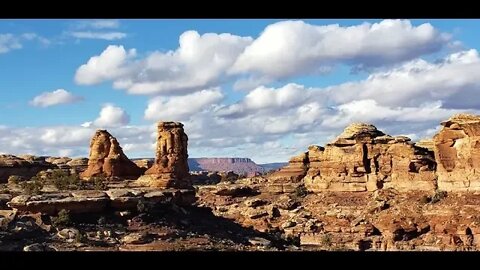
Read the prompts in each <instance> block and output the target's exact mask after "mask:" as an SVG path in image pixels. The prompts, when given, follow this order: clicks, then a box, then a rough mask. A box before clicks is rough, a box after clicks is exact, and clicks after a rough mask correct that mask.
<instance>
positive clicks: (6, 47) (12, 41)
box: [0, 34, 22, 54]
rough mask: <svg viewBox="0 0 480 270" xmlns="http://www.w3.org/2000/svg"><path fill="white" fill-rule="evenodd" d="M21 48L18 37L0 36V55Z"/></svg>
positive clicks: (10, 35) (11, 35)
mask: <svg viewBox="0 0 480 270" xmlns="http://www.w3.org/2000/svg"><path fill="white" fill-rule="evenodd" d="M21 48H22V44H21V43H20V40H19V39H18V37H16V36H14V35H13V34H0V54H2V53H7V52H9V51H11V50H18V49H21Z"/></svg>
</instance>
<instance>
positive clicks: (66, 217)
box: [51, 209, 72, 227]
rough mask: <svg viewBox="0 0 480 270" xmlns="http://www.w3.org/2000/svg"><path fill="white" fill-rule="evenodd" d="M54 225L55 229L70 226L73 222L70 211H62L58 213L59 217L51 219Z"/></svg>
mask: <svg viewBox="0 0 480 270" xmlns="http://www.w3.org/2000/svg"><path fill="white" fill-rule="evenodd" d="M51 221H52V225H53V226H54V227H59V226H68V225H70V224H72V220H71V219H70V211H68V210H65V209H62V210H60V212H58V215H57V216H56V217H55V216H52V217H51Z"/></svg>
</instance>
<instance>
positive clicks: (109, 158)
mask: <svg viewBox="0 0 480 270" xmlns="http://www.w3.org/2000/svg"><path fill="white" fill-rule="evenodd" d="M142 172H143V170H142V169H141V168H139V167H138V166H137V165H135V163H133V162H132V161H131V160H129V159H128V157H127V156H126V155H125V154H124V153H123V150H122V147H120V144H119V143H118V141H117V139H116V138H115V137H113V136H112V135H111V134H110V133H108V131H106V130H97V131H96V132H95V135H94V136H93V138H92V140H91V142H90V156H89V159H88V168H87V169H86V170H85V171H84V172H83V173H81V174H80V177H81V178H82V179H87V180H88V179H89V178H91V177H94V176H100V175H104V176H105V177H107V178H113V177H121V178H132V177H133V178H137V177H138V176H139V175H141V174H142Z"/></svg>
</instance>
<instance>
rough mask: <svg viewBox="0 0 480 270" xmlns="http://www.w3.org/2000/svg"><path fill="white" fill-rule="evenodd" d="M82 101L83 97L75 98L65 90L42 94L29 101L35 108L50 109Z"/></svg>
mask: <svg viewBox="0 0 480 270" xmlns="http://www.w3.org/2000/svg"><path fill="white" fill-rule="evenodd" d="M81 100H83V97H80V96H75V95H74V94H72V93H70V92H68V91H67V90H65V89H57V90H55V91H52V92H44V93H42V94H40V95H38V96H36V97H34V98H33V100H31V101H30V104H31V105H32V106H35V107H50V106H54V105H60V104H70V103H75V102H79V101H81Z"/></svg>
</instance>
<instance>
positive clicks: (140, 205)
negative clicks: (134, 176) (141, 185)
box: [137, 200, 147, 213]
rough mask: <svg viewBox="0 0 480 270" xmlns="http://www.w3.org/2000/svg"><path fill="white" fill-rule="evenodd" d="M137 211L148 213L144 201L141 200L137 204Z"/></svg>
mask: <svg viewBox="0 0 480 270" xmlns="http://www.w3.org/2000/svg"><path fill="white" fill-rule="evenodd" d="M137 211H138V212H139V213H145V212H147V206H146V205H145V202H143V201H142V200H139V201H138V203H137Z"/></svg>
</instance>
